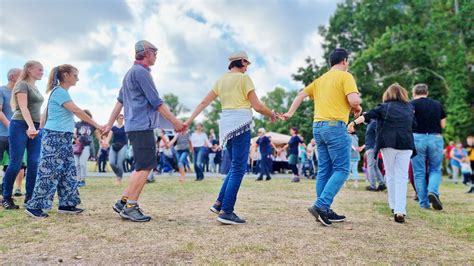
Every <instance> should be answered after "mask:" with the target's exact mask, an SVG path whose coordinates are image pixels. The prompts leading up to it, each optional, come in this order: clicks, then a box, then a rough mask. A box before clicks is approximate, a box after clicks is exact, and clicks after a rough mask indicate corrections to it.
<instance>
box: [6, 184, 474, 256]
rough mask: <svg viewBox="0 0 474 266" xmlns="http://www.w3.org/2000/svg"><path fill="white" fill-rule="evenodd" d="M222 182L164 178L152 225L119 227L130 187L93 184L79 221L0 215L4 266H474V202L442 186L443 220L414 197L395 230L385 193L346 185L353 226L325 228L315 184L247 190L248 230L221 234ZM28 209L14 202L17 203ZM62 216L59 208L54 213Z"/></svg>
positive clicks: (150, 204)
mask: <svg viewBox="0 0 474 266" xmlns="http://www.w3.org/2000/svg"><path fill="white" fill-rule="evenodd" d="M220 184H221V180H220V179H218V178H209V179H206V180H205V181H203V182H194V181H191V180H190V179H189V180H187V181H186V182H185V183H184V184H180V183H179V182H178V181H177V177H163V176H159V177H158V178H157V182H156V183H152V184H147V186H146V187H145V191H144V193H143V196H142V198H141V206H142V208H143V209H144V210H145V212H146V213H148V214H151V215H152V216H153V218H154V219H153V220H152V221H151V222H149V223H143V224H138V223H131V222H126V221H123V220H122V219H121V218H120V217H119V216H118V215H117V214H116V213H114V212H113V210H112V204H113V202H114V201H115V200H117V198H118V196H120V194H121V191H122V189H123V187H124V186H125V184H123V185H122V186H121V187H117V186H114V185H113V179H112V178H90V179H89V180H88V185H87V187H85V188H82V189H81V197H82V200H83V204H82V205H81V206H82V207H84V208H86V212H85V213H83V214H81V215H77V216H68V215H61V214H57V212H56V210H55V209H53V210H52V211H51V212H50V217H49V218H48V219H45V220H41V221H35V220H32V219H31V218H29V217H27V216H26V215H25V214H24V213H23V210H20V211H5V210H3V209H1V210H0V237H1V241H0V263H2V264H3V263H6V264H38V263H39V264H57V263H66V264H77V263H79V264H99V263H100V264H116V263H131V264H138V263H139V264H145V263H146V264H149V263H163V264H165V263H166V264H170V263H171V264H177V263H179V264H184V263H192V264H236V263H239V264H269V263H272V264H276V263H278V264H315V263H318V264H321V263H332V264H334V263H338V264H342V263H344V264H354V263H358V264H361V263H364V264H381V263H395V264H400V263H404V264H405V263H423V264H426V263H429V264H434V263H436V264H439V263H442V264H448V263H449V264H451V263H455V264H463V265H468V264H474V256H473V249H472V247H473V245H474V198H473V197H472V195H467V194H465V193H464V191H465V190H466V188H465V187H463V186H461V185H454V184H450V183H449V184H448V183H444V184H443V185H442V188H441V193H442V198H441V199H442V200H443V203H444V206H445V210H443V211H441V212H437V211H433V210H421V209H419V208H418V206H417V203H416V202H415V201H413V195H414V192H413V191H412V190H411V188H410V192H409V199H408V212H409V213H408V219H407V223H405V224H396V223H395V222H393V218H392V217H391V214H390V210H389V208H388V207H387V204H386V197H387V194H386V193H381V192H366V191H365V190H364V188H363V187H364V185H363V184H361V185H360V187H358V188H356V187H354V186H353V184H350V183H349V184H348V185H347V186H346V187H344V188H343V190H342V191H341V192H340V193H339V195H338V196H337V197H336V201H335V203H334V205H333V208H334V210H335V211H337V212H338V213H342V214H345V215H346V216H348V221H347V222H345V223H340V224H334V225H333V226H332V227H329V228H325V227H322V226H321V224H319V223H317V222H315V219H314V218H313V217H312V216H311V215H310V214H309V213H308V212H307V210H306V209H307V207H309V206H311V204H312V202H313V200H314V185H315V183H314V181H310V180H303V181H302V182H300V183H290V182H289V180H288V179H273V180H272V181H270V182H255V181H253V179H252V178H246V179H245V180H244V182H243V184H242V188H241V191H240V193H239V198H238V202H237V206H236V212H237V213H238V214H239V215H241V216H242V217H244V218H246V219H247V224H246V225H241V226H224V225H220V224H219V223H218V222H217V221H216V220H215V219H216V216H215V215H214V214H212V213H211V212H210V211H209V210H208V208H209V206H210V205H211V204H212V203H213V201H214V200H215V197H216V195H217V193H218V190H219V187H220ZM22 200H23V199H22V198H20V199H18V202H20V201H22ZM55 208H56V207H55Z"/></svg>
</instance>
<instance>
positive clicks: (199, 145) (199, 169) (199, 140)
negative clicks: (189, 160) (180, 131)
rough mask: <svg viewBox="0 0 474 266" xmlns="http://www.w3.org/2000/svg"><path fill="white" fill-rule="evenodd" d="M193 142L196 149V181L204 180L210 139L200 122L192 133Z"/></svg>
mask: <svg viewBox="0 0 474 266" xmlns="http://www.w3.org/2000/svg"><path fill="white" fill-rule="evenodd" d="M191 143H192V146H193V149H194V154H193V158H194V172H196V181H202V180H204V156H206V153H207V149H209V140H208V139H207V135H206V133H205V132H204V131H203V125H202V124H201V123H198V124H197V125H196V130H195V131H194V132H193V134H191Z"/></svg>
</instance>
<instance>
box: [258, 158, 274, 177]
mask: <svg viewBox="0 0 474 266" xmlns="http://www.w3.org/2000/svg"><path fill="white" fill-rule="evenodd" d="M271 171H272V157H271V154H262V159H260V176H259V177H260V178H261V177H263V176H266V177H267V178H268V177H270V172H271Z"/></svg>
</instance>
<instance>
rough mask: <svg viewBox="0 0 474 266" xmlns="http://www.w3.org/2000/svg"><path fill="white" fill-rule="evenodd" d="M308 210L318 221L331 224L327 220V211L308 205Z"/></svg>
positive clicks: (326, 224)
mask: <svg viewBox="0 0 474 266" xmlns="http://www.w3.org/2000/svg"><path fill="white" fill-rule="evenodd" d="M308 211H309V213H311V214H312V215H313V216H314V218H316V221H318V222H320V223H321V224H323V225H324V226H331V224H332V222H331V221H330V220H329V217H328V216H329V215H328V212H325V211H322V210H320V209H319V208H316V207H315V206H312V207H309V208H308Z"/></svg>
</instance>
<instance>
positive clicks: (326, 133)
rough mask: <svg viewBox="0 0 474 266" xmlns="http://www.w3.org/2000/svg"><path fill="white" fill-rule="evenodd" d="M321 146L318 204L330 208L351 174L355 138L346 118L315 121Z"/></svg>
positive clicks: (317, 186) (314, 130) (315, 134)
mask: <svg viewBox="0 0 474 266" xmlns="http://www.w3.org/2000/svg"><path fill="white" fill-rule="evenodd" d="M313 135H314V139H315V140H316V144H317V148H318V175H317V182H316V196H317V197H316V201H315V202H314V206H315V207H316V208H319V209H321V210H323V211H328V210H329V209H330V207H331V204H332V202H333V200H334V197H335V196H336V194H337V193H338V192H339V190H340V189H341V187H342V186H343V185H344V182H345V181H346V180H347V178H348V177H349V167H350V156H351V143H352V142H351V138H350V136H349V134H348V133H347V129H346V124H345V123H344V122H342V121H321V122H315V123H314V124H313Z"/></svg>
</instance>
